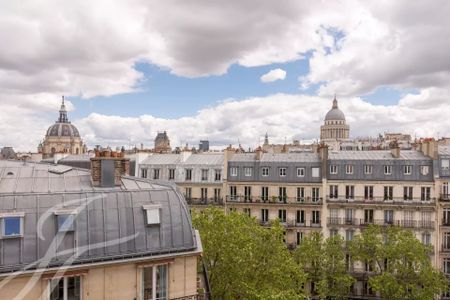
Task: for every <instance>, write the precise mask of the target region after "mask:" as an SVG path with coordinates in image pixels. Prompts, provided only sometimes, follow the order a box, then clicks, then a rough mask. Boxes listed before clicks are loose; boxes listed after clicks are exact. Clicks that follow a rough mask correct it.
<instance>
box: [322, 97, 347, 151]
mask: <svg viewBox="0 0 450 300" xmlns="http://www.w3.org/2000/svg"><path fill="white" fill-rule="evenodd" d="M349 137H350V126H349V125H347V123H346V120H345V115H344V113H343V112H342V111H341V110H340V109H339V107H338V101H337V99H336V97H335V98H334V99H333V105H332V107H331V110H329V111H328V112H327V114H326V115H325V119H324V124H323V125H322V126H320V141H321V142H324V143H325V144H327V145H329V146H331V147H332V148H333V149H339V145H340V143H341V142H343V141H347V140H349Z"/></svg>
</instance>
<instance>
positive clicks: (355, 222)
mask: <svg viewBox="0 0 450 300" xmlns="http://www.w3.org/2000/svg"><path fill="white" fill-rule="evenodd" d="M327 225H328V226H333V225H338V226H362V227H364V226H369V225H378V226H398V227H403V228H413V229H434V226H435V224H434V221H417V220H395V221H394V220H384V219H353V218H352V219H349V218H335V217H329V218H327Z"/></svg>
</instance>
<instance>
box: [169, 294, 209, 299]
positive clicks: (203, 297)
mask: <svg viewBox="0 0 450 300" xmlns="http://www.w3.org/2000/svg"><path fill="white" fill-rule="evenodd" d="M209 299H211V298H210V297H209V295H208V294H203V295H200V294H196V295H189V296H184V297H179V298H170V300H209Z"/></svg>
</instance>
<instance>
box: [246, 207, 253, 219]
mask: <svg viewBox="0 0 450 300" xmlns="http://www.w3.org/2000/svg"><path fill="white" fill-rule="evenodd" d="M244 214H245V215H247V216H249V217H251V216H252V212H251V210H250V208H248V207H245V208H244Z"/></svg>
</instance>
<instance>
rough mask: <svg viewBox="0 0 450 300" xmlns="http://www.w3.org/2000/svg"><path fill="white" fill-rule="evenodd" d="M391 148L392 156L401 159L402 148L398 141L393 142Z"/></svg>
mask: <svg viewBox="0 0 450 300" xmlns="http://www.w3.org/2000/svg"><path fill="white" fill-rule="evenodd" d="M389 146H390V148H391V154H392V156H393V157H394V158H399V157H400V146H399V145H398V143H397V141H393V142H392V143H391V144H390V145H389Z"/></svg>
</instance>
